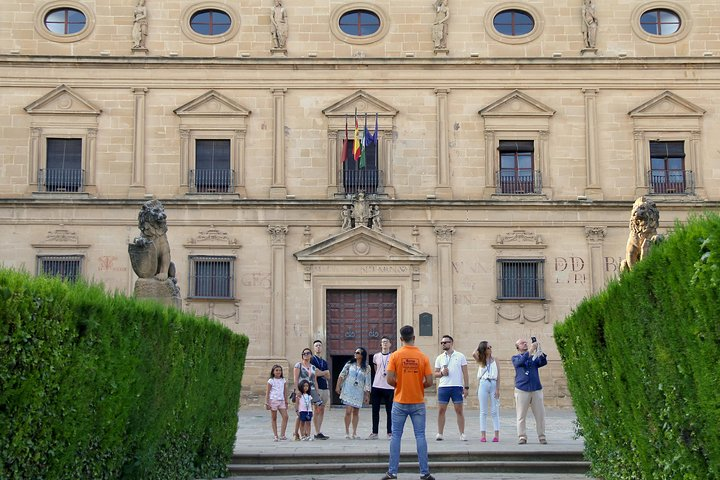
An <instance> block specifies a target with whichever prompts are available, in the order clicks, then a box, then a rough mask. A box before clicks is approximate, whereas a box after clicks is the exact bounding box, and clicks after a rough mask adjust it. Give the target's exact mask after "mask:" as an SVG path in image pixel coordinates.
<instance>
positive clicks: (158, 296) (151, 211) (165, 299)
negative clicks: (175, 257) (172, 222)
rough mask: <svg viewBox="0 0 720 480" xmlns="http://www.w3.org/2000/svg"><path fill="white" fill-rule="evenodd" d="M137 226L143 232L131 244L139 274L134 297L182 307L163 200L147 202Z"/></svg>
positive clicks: (133, 262) (136, 272) (133, 260)
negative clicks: (161, 201) (171, 256)
mask: <svg viewBox="0 0 720 480" xmlns="http://www.w3.org/2000/svg"><path fill="white" fill-rule="evenodd" d="M138 228H139V229H140V233H141V235H140V236H139V237H137V238H135V239H134V240H133V242H132V243H131V244H129V245H128V253H129V254H130V263H131V264H132V267H133V271H134V272H135V274H136V275H137V276H138V277H140V278H138V279H137V281H136V282H135V296H136V297H138V298H152V299H154V300H157V301H159V302H161V303H164V304H166V305H173V306H175V307H177V308H180V306H181V299H180V289H179V288H178V286H177V278H176V273H175V264H174V263H173V262H172V261H171V260H170V244H169V243H168V239H167V217H166V216H165V207H163V204H162V203H160V201H158V200H149V201H147V202H145V204H144V205H143V206H142V208H141V209H140V213H139V214H138Z"/></svg>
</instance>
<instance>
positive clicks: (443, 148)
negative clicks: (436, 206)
mask: <svg viewBox="0 0 720 480" xmlns="http://www.w3.org/2000/svg"><path fill="white" fill-rule="evenodd" d="M448 93H450V90H448V89H445V88H436V89H435V96H436V97H437V127H436V128H437V135H436V138H437V186H436V187H435V195H436V196H437V197H438V198H452V188H451V187H450V156H449V154H448V98H447V97H448Z"/></svg>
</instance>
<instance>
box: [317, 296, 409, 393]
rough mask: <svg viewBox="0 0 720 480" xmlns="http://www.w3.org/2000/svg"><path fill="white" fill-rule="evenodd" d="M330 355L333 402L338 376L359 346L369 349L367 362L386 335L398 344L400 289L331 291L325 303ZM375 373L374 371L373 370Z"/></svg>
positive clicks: (394, 346) (393, 342)
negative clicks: (398, 296)
mask: <svg viewBox="0 0 720 480" xmlns="http://www.w3.org/2000/svg"><path fill="white" fill-rule="evenodd" d="M326 320H327V356H328V363H329V364H330V371H331V373H332V385H331V387H330V388H331V391H332V403H333V404H339V403H340V399H339V397H338V395H337V394H336V393H335V385H336V383H337V379H338V376H339V375H340V372H341V371H342V368H343V366H344V365H345V363H346V362H347V361H348V360H350V359H352V358H353V353H354V352H355V349H356V348H357V347H363V348H365V350H367V351H368V362H370V361H371V359H372V355H374V354H375V353H377V352H379V351H380V339H381V338H382V337H383V336H387V337H389V338H390V340H391V341H392V345H393V348H392V350H393V351H394V350H395V349H396V347H397V341H396V340H397V329H398V326H397V325H398V323H397V290H328V291H327V303H326ZM373 373H374V372H373Z"/></svg>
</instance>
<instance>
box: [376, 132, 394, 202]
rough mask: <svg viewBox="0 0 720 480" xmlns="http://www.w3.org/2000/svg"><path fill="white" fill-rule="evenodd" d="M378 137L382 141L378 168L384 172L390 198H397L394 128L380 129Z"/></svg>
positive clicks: (385, 184)
mask: <svg viewBox="0 0 720 480" xmlns="http://www.w3.org/2000/svg"><path fill="white" fill-rule="evenodd" d="M378 137H379V139H380V141H381V142H382V147H381V149H380V161H381V162H382V163H378V169H379V170H382V171H383V172H384V176H385V177H384V178H385V179H384V186H385V193H386V194H387V196H388V197H390V198H395V187H394V186H393V165H392V158H393V153H392V152H393V132H392V130H380V132H379V133H378Z"/></svg>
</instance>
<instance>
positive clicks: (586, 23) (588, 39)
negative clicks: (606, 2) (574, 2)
mask: <svg viewBox="0 0 720 480" xmlns="http://www.w3.org/2000/svg"><path fill="white" fill-rule="evenodd" d="M582 19H583V22H582V33H583V40H584V41H585V48H595V45H596V43H597V29H598V19H597V15H596V13H595V2H594V0H584V2H583V6H582Z"/></svg>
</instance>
